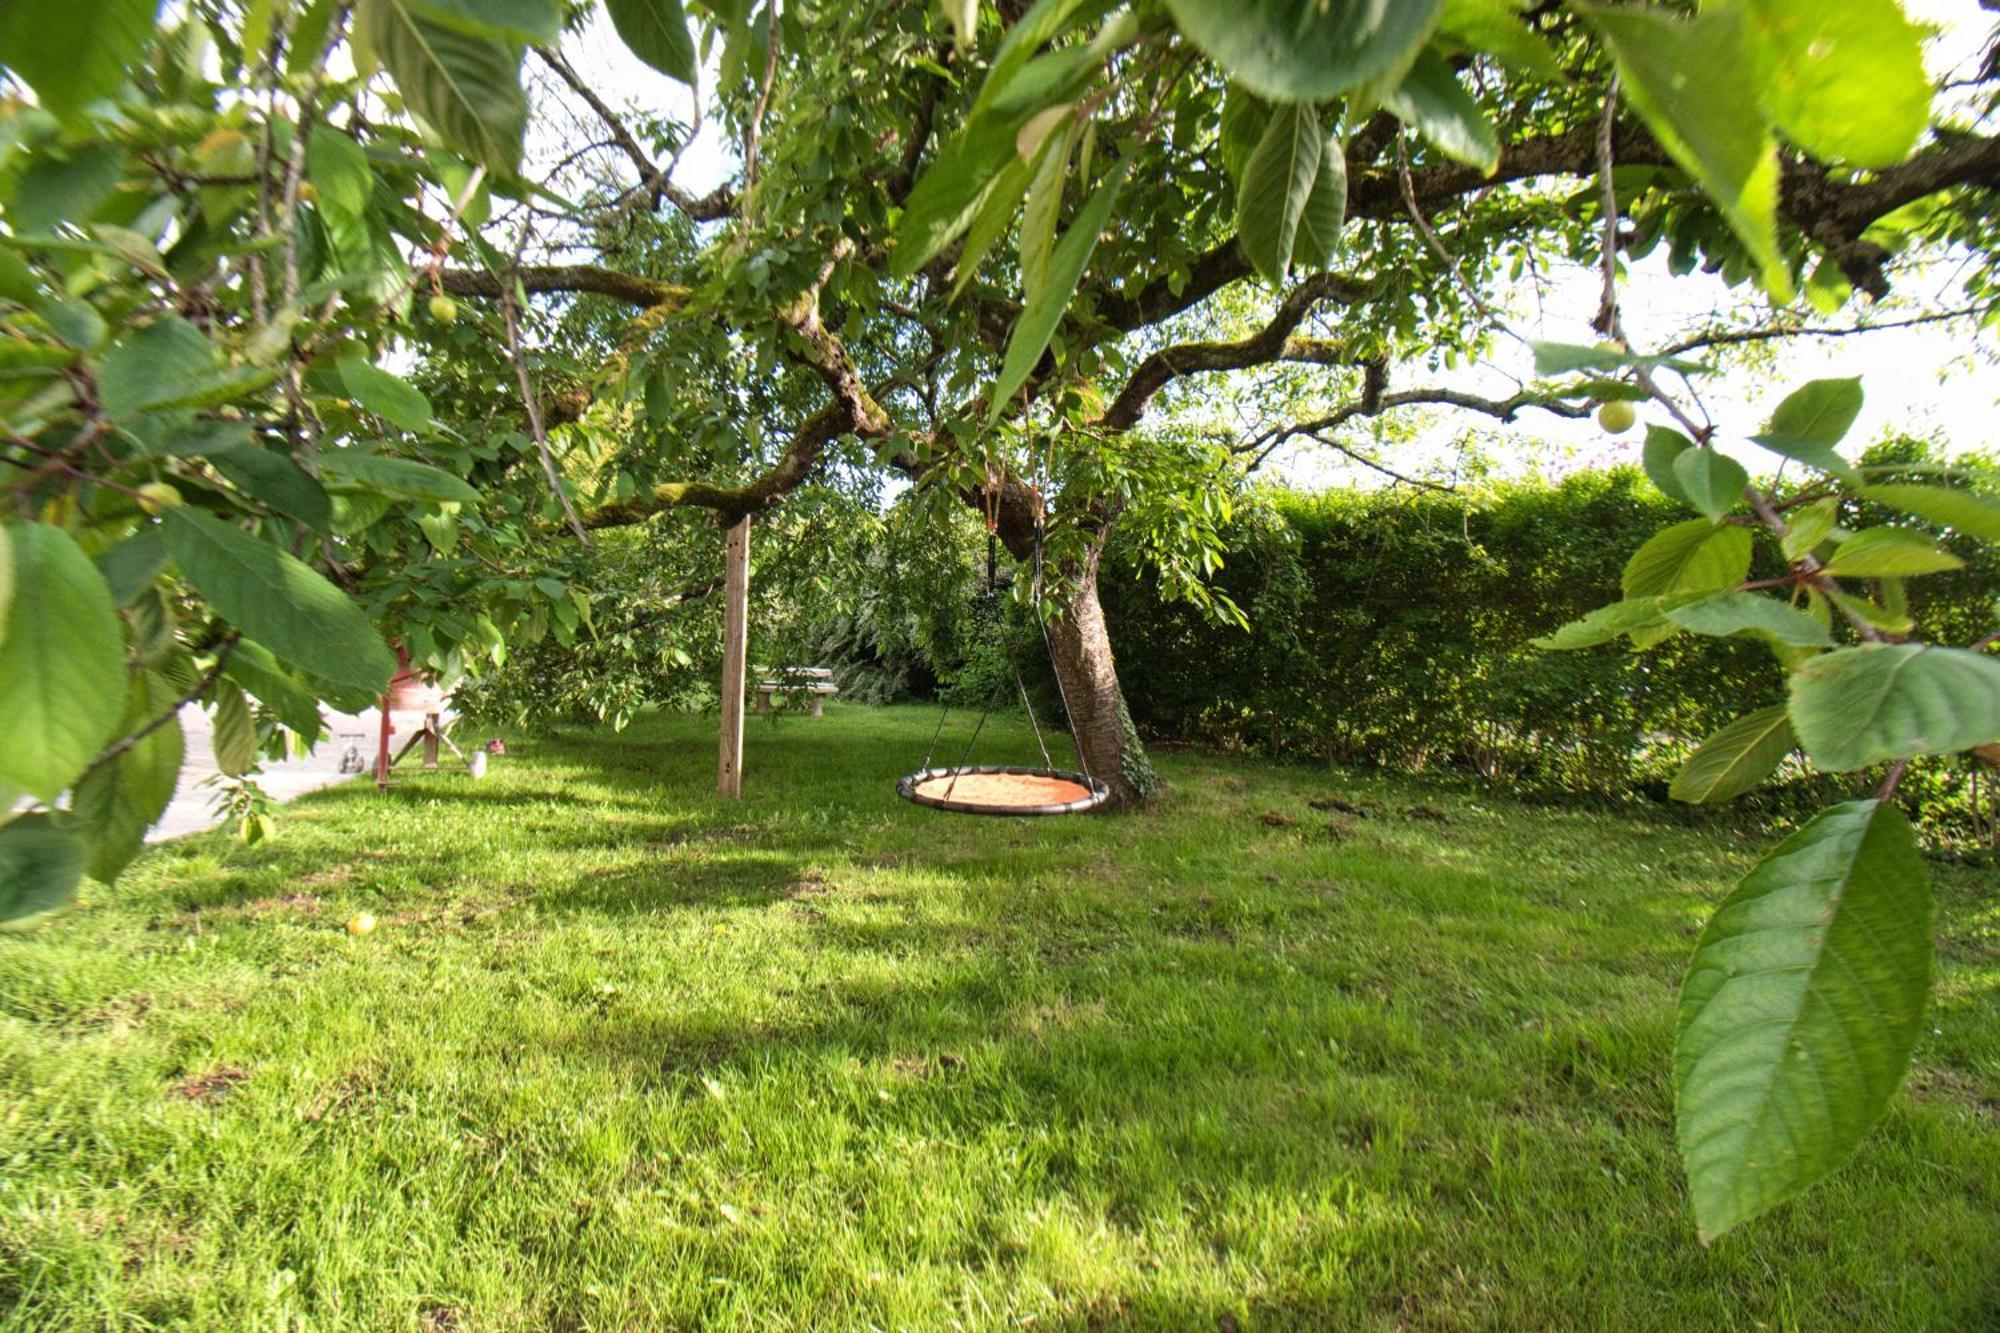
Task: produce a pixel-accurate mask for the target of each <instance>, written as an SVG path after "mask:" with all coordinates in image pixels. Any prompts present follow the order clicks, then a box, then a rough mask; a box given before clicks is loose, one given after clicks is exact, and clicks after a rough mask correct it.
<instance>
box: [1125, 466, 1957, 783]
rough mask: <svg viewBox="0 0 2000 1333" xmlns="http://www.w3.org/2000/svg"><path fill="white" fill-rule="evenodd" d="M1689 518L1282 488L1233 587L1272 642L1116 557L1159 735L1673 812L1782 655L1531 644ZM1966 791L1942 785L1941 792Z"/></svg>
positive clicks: (1644, 501)
mask: <svg viewBox="0 0 2000 1333" xmlns="http://www.w3.org/2000/svg"><path fill="white" fill-rule="evenodd" d="M1686 517H1687V515H1686V513H1685V512H1684V511H1682V510H1680V509H1678V508H1677V507H1676V506H1675V505H1674V504H1673V503H1672V502H1670V501H1668V500H1666V499H1665V498H1664V497H1662V496H1660V495H1659V493H1658V492H1657V491H1655V490H1653V489H1652V487H1651V486H1650V485H1649V484H1648V483H1647V482H1646V481H1645V480H1644V478H1643V477H1642V476H1641V475H1640V474H1639V473H1638V472H1637V471H1636V470H1632V469H1621V470H1615V471H1610V472H1592V473H1579V474H1576V475H1573V476H1570V477H1567V478H1564V479H1563V480H1561V481H1559V482H1555V483H1542V482H1526V483H1509V484H1501V485H1486V486H1482V487H1479V488H1477V489H1474V490H1470V491H1459V492H1454V493H1449V494H1441V493H1435V492H1424V493H1412V492H1410V491H1407V490H1396V491H1386V490H1384V491H1372V492H1355V491H1336V492H1327V493H1322V494H1314V495H1305V494H1299V493H1295V492H1290V491H1281V490H1264V491H1260V492H1257V493H1255V494H1254V495H1253V496H1252V497H1251V503H1249V504H1246V505H1245V506H1244V511H1243V514H1242V516H1241V517H1240V518H1239V520H1238V521H1237V523H1236V525H1235V530H1234V532H1233V533H1232V534H1231V547H1232V552H1233V553H1232V555H1231V557H1230V560H1229V563H1228V564H1227V566H1226V567H1225V569H1224V570H1223V572H1222V574H1221V576H1220V579H1219V583H1220V586H1221V588H1222V589H1223V591H1225V592H1226V593H1227V594H1228V595H1229V596H1230V597H1231V598H1232V599H1233V600H1234V601H1236V603H1237V604H1238V605H1239V606H1241V607H1242V609H1243V610H1244V612H1245V614H1246V615H1247V616H1248V618H1249V621H1250V624H1251V629H1250V631H1249V632H1247V633H1246V632H1244V631H1243V630H1241V629H1239V628H1235V627H1232V626H1228V625H1223V624H1220V623H1217V622H1216V621H1214V620H1213V619H1210V618H1206V617H1204V616H1202V615H1201V614H1200V613H1199V612H1197V611H1195V610H1194V609H1193V608H1190V607H1187V606H1183V605H1173V604H1166V603H1163V602H1162V601H1161V600H1160V599H1159V597H1158V595H1157V593H1156V591H1155V589H1154V587H1153V585H1152V584H1151V582H1150V581H1149V580H1148V579H1147V577H1146V576H1145V575H1144V573H1143V571H1142V570H1141V568H1140V564H1139V561H1138V560H1137V559H1136V557H1135V556H1134V554H1133V553H1132V552H1130V551H1125V550H1117V549H1114V551H1113V552H1112V553H1111V556H1110V559H1109V562H1108V568H1107V569H1106V571H1105V574H1104V577H1103V579H1102V593H1103V596H1104V599H1105V603H1106V615H1107V617H1108V619H1109V621H1110V625H1111V630H1112V641H1113V643H1114V644H1115V645H1116V647H1117V651H1118V661H1119V674H1120V678H1121V680H1122V681H1123V683H1124V687H1125V692H1126V695H1127V698H1128V700H1129V702H1130V706H1131V709H1132V714H1133V718H1134V719H1135V721H1136V722H1137V723H1138V725H1139V727H1140V729H1141V731H1142V733H1144V734H1146V735H1149V736H1151V737H1153V738H1156V739H1158V738H1172V739H1179V740H1188V741H1197V742H1203V743H1208V744H1216V745H1223V746H1234V747H1242V748H1247V749H1253V750H1256V751H1260V752H1264V753H1270V754H1286V755H1300V756H1312V757H1316V758H1323V759H1328V760H1333V761H1337V762H1344V763H1366V764H1377V765H1383V766H1389V767H1395V768H1400V769H1411V770H1422V769H1437V768H1455V769H1462V770H1467V771H1471V772H1476V773H1479V774H1482V775H1484V776H1486V777H1488V778H1492V779H1496V780H1504V781H1506V782H1508V783H1509V784H1511V785H1513V786H1515V787H1518V788H1527V789H1541V790H1560V791H1568V792H1583V793H1593V794H1601V795H1630V794H1633V793H1641V794H1650V795H1654V796H1663V795H1664V791H1665V785H1666V781H1667V779H1668V778H1670V777H1671V775H1672V774H1673V772H1674V770H1675V769H1676V768H1677V767H1678V766H1679V763H1680V761H1681V759H1682V758H1683V757H1684V756H1685V754H1686V753H1687V751H1688V750H1689V749H1690V748H1691V747H1692V745H1693V744H1694V743H1695V742H1697V741H1699V740H1700V739H1701V738H1702V737H1703V736H1706V735H1708V734H1709V733H1711V732H1713V731H1714V730H1716V729H1717V728H1719V727H1721V726H1722V725H1723V724H1725V723H1727V722H1728V721H1730V720H1731V719H1732V718H1734V717H1737V716H1739V715H1740V714H1742V713H1744V712H1747V711H1749V710H1750V709H1752V708H1756V707H1761V706H1763V705H1766V704H1770V703H1774V702H1777V701H1778V700H1779V699H1780V698H1781V696H1782V690H1783V687H1782V678H1781V675H1780V673H1779V672H1778V671H1777V670H1775V669H1774V664H1773V663H1772V662H1771V660H1770V658H1769V656H1768V654H1767V653H1766V652H1765V650H1764V649H1763V648H1761V647H1760V646H1757V645H1755V644H1754V643H1751V642H1748V641H1738V640H1728V641H1719V640H1713V639H1703V638H1698V637H1696V636H1693V635H1687V634H1682V635H1677V636H1675V637H1674V638H1672V639H1670V640H1668V641H1667V642H1666V643H1664V644H1661V645H1659V646H1657V647H1655V648H1652V649H1650V650H1648V651H1647V652H1644V653H1632V652H1629V651H1623V650H1621V649H1619V648H1617V647H1605V648H1599V649H1592V650H1587V651H1584V652H1572V653H1542V652H1538V651H1536V650H1535V649H1532V648H1530V647H1528V646H1527V644H1528V641H1529V640H1530V639H1532V638H1534V637H1535V636H1536V635H1539V634H1542V633H1545V632H1546V631H1548V630H1550V629H1553V628H1554V627H1556V626H1557V625H1560V624H1561V623H1563V622H1564V621H1567V620H1570V619H1573V618H1575V617H1576V616H1579V615H1581V614H1583V613H1584V612H1586V611H1589V610H1591V609H1593V608H1595V607H1598V606H1601V605H1603V604H1605V603H1607V602H1610V601H1615V600H1617V598H1618V596H1619V588H1618V581H1619V572H1620V570H1621V569H1622V568H1623V566H1624V563H1625V560H1626V558H1627V557H1628V556H1629V555H1630V553H1631V552H1632V551H1633V550H1634V549H1636V548H1637V547H1638V546H1639V544H1640V543H1641V542H1643V541H1644V540H1645V539H1646V538H1647V537H1648V536H1649V535H1651V534H1652V533H1653V532H1654V531H1656V530H1657V529H1659V528H1660V527H1662V526H1665V525H1666V524H1668V523H1671V522H1675V521H1677V520H1680V519H1684V518H1686ZM1883 517H1885V516H1876V515H1870V516H1865V517H1864V516H1861V515H1856V516H1854V521H1856V522H1860V521H1881V520H1882V518H1883ZM1966 553H1967V554H1972V552H1970V551H1968V552H1966ZM1762 558H1763V559H1766V560H1769V561H1775V558H1776V557H1775V553H1772V552H1764V553H1763V554H1762ZM1759 572H1760V573H1761V574H1773V573H1776V572H1778V571H1777V569H1776V568H1775V567H1773V568H1768V569H1764V570H1761V571H1759ZM1994 576H1995V571H1994V570H1993V569H1992V568H1990V567H1980V566H1977V565H1975V566H1974V567H1972V568H1969V569H1968V570H1967V571H1965V572H1963V573H1962V574H1955V575H1951V576H1948V577H1944V578H1939V579H1931V580H1925V581H1924V582H1923V584H1920V585H1918V586H1919V588H1920V590H1921V591H1922V592H1923V593H1924V594H1925V595H1926V596H1927V597H1928V598H1929V599H1930V601H1929V602H1928V603H1927V604H1925V605H1924V606H1922V607H1920V608H1919V614H1920V618H1921V619H1923V620H1924V621H1926V622H1928V623H1931V624H1939V623H1940V622H1943V623H1948V624H1949V625H1950V626H1951V628H1952V630H1955V631H1961V632H1960V633H1956V634H1954V637H1957V638H1959V639H1960V641H1963V637H1964V636H1963V633H1962V631H1963V629H1964V628H1965V627H1968V626H1970V625H1973V624H1976V623H1979V622H1980V620H1981V619H1982V617H1983V618H1984V619H1985V620H1986V621H1987V622H1988V623H1989V624H1990V621H1991V618H1992V610H1991V607H1992V596H1993V588H1994ZM1962 787H1963V783H1960V782H1956V781H1952V780H1949V775H1939V776H1937V777H1936V778H1934V781H1933V783H1932V787H1931V789H1930V790H1931V793H1932V796H1933V798H1934V799H1936V800H1940V801H1941V800H1944V799H1946V798H1949V797H1951V796H1952V795H1953V794H1954V793H1958V792H1959V791H1960V789H1961V788H1962Z"/></svg>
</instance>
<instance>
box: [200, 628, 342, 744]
mask: <svg viewBox="0 0 2000 1333" xmlns="http://www.w3.org/2000/svg"><path fill="white" fill-rule="evenodd" d="M222 674H223V675H224V676H226V677H227V678H228V679H230V680H233V681H235V682H236V683H237V684H238V685H240V686H242V687H243V688H244V689H245V690H247V691H248V692H249V693H250V694H252V695H253V696H255V697H256V699H257V701H258V702H259V703H261V704H263V705H264V707H266V708H268V709H270V710H271V711H272V712H273V713H275V714H277V717H278V720H279V721H280V722H282V723H284V724H285V725H286V726H287V727H290V728H291V729H292V730H293V731H295V732H297V733H298V734H299V735H300V736H303V737H304V738H305V739H306V741H307V742H308V743H311V742H313V741H316V740H318V739H319V737H320V735H321V734H322V732H323V731H324V728H323V727H321V725H320V711H319V700H318V699H316V698H314V697H313V695H312V692H311V691H310V690H308V689H307V688H306V687H305V685H304V684H302V683H301V682H300V681H298V680H296V679H294V678H293V677H292V676H291V675H290V674H289V673H288V672H287V671H286V670H285V668H284V667H282V666H281V665H279V663H278V659H277V658H276V657H273V656H272V655H271V650H270V649H269V648H266V647H265V646H264V645H263V644H261V643H257V642H254V641H253V640H250V639H238V640H237V641H236V651H235V652H233V653H231V654H230V655H229V661H228V662H227V663H226V664H225V665H224V666H223V668H222Z"/></svg>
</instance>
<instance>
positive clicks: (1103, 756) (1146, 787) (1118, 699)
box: [1049, 550, 1159, 808]
mask: <svg viewBox="0 0 2000 1333" xmlns="http://www.w3.org/2000/svg"><path fill="white" fill-rule="evenodd" d="M1056 573H1057V578H1056V580H1055V581H1056V585H1057V586H1056V588H1055V589H1054V591H1055V592H1056V593H1057V595H1058V596H1059V597H1060V599H1061V612H1060V614H1058V615H1057V616H1056V618H1055V619H1054V620H1053V621H1051V622H1050V624H1049V643H1050V648H1051V650H1052V656H1053V664H1054V666H1055V672H1056V679H1057V681H1058V682H1059V683H1060V684H1061V686H1062V694H1063V705H1064V707H1065V708H1067V709H1068V710H1069V726H1070V732H1071V733H1072V734H1073V735H1074V736H1075V737H1076V746H1077V750H1078V751H1079V752H1080V753H1081V754H1082V756H1083V762H1084V765H1085V766H1086V767H1087V768H1088V769H1089V771H1090V774H1091V776H1092V777H1095V778H1101V779H1102V780H1103V781H1104V782H1106V783H1107V784H1109V785H1110V787H1111V800H1110V802H1109V804H1110V805H1111V806H1112V807H1115V808H1125V807H1130V806H1135V805H1138V804H1140V803H1141V802H1143V801H1144V800H1146V798H1147V797H1149V796H1151V795H1152V794H1153V793H1154V792H1155V791H1156V790H1157V789H1158V786H1159V779H1158V778H1157V777H1156V776H1155V775H1154V773H1153V765H1152V762H1151V761H1150V760H1148V759H1147V757H1146V748H1145V746H1144V745H1142V744H1140V742H1139V735H1138V733H1137V732H1136V731H1134V730H1133V729H1132V717H1131V714H1129V713H1128V712H1126V710H1125V694H1124V691H1122V690H1121V689H1120V688H1119V687H1118V665H1117V663H1116V662H1115V661H1113V659H1112V656H1111V636H1110V634H1108V633H1107V632H1106V631H1105V628H1104V606H1103V604H1102V603H1101V602H1099V601H1098V599H1097V552H1096V551H1095V550H1093V551H1091V552H1090V553H1089V556H1088V557H1087V558H1086V560H1085V562H1084V563H1083V564H1082V565H1081V566H1079V567H1073V568H1066V569H1063V570H1061V571H1057V572H1056Z"/></svg>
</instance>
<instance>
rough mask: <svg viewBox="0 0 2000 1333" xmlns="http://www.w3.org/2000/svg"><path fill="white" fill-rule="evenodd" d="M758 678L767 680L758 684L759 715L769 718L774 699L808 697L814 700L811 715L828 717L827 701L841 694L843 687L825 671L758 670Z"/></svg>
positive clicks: (824, 668)
mask: <svg viewBox="0 0 2000 1333" xmlns="http://www.w3.org/2000/svg"><path fill="white" fill-rule="evenodd" d="M757 674H758V675H759V676H762V677H763V678H764V679H762V680H760V681H758V682H757V704H756V708H757V713H758V715H759V716H760V717H768V716H769V715H770V712H771V699H772V696H773V695H778V694H783V695H790V696H797V695H805V696H808V697H809V698H810V699H811V700H812V715H813V716H814V717H824V716H826V701H827V700H828V699H829V698H831V697H832V696H834V695H836V694H839V693H840V686H838V685H836V684H834V683H833V672H832V671H830V670H829V669H827V668H826V667H759V668H757Z"/></svg>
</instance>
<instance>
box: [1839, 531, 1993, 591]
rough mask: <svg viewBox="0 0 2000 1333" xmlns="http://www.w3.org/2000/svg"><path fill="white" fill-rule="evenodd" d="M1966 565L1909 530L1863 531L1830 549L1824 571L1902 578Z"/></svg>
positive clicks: (1842, 574) (1845, 574)
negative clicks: (1830, 553)
mask: <svg viewBox="0 0 2000 1333" xmlns="http://www.w3.org/2000/svg"><path fill="white" fill-rule="evenodd" d="M1964 567H1965V562H1964V561H1963V560H1960V559H1959V558H1958V557H1957V556H1955V555H1953V554H1952V553H1951V552H1950V551H1947V550H1944V549H1942V548H1941V547H1939V546H1938V545H1937V543H1935V542H1933V541H1932V540H1931V539H1930V538H1928V537H1926V536H1924V534H1922V533H1921V532H1912V531H1910V530H1909V529H1908V528H1864V529H1863V530H1861V531H1860V532H1857V533H1855V534H1854V535H1853V536H1852V537H1849V538H1848V539H1847V540H1846V541H1844V542H1842V543H1841V544H1840V545H1838V546H1836V547H1834V548H1833V558H1832V559H1831V560H1829V561H1827V562H1826V572H1827V573H1829V574H1835V575H1839V576H1840V577H1842V578H1856V579H1885V578H1905V577H1908V576H1911V575H1915V574H1941V573H1943V572H1945V571H1946V570H1952V569H1963V568H1964Z"/></svg>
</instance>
